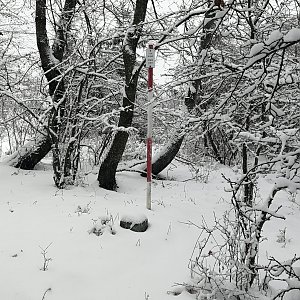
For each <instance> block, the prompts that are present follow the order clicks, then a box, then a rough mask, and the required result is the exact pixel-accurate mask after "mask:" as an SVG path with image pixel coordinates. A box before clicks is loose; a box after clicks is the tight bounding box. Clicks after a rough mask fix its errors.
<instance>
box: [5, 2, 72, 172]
mask: <svg viewBox="0 0 300 300" xmlns="http://www.w3.org/2000/svg"><path fill="white" fill-rule="evenodd" d="M76 3H77V1H76V0H66V1H65V6H64V9H63V11H62V13H61V16H60V19H59V22H58V24H57V26H58V27H57V31H56V36H55V40H54V42H53V45H52V49H51V47H50V44H49V39H48V34H47V28H46V6H47V5H46V0H36V14H35V25H36V40H37V47H38V50H39V55H40V60H41V64H42V69H43V71H44V74H45V76H46V78H47V81H48V82H49V94H50V96H51V98H52V101H53V103H58V102H59V101H60V100H61V99H62V97H63V95H64V93H65V87H64V82H63V80H61V79H60V76H61V73H60V71H59V69H58V64H59V63H60V62H62V60H63V56H64V53H65V47H66V33H67V31H68V30H69V27H70V21H71V19H72V17H73V14H74V8H75V6H76ZM58 113H60V114H62V113H63V104H62V105H60V107H59V109H56V108H55V105H53V109H52V110H51V112H50V115H49V117H48V120H47V121H46V123H45V124H44V126H43V127H42V128H40V130H39V133H38V134H37V136H36V137H35V138H33V139H32V140H31V141H29V142H27V143H26V144H25V145H24V146H22V147H21V148H20V149H19V150H17V151H16V152H15V153H13V154H12V155H11V156H10V157H8V158H7V159H6V160H5V162H6V163H7V164H9V165H11V166H14V167H17V168H21V169H26V170H31V169H33V168H34V167H35V165H36V164H37V163H39V162H40V161H41V160H42V159H43V158H44V157H45V156H46V155H47V154H48V153H49V151H50V150H51V148H52V145H53V136H54V135H55V132H56V131H57V126H58V124H57V116H58ZM51 133H52V134H51Z"/></svg>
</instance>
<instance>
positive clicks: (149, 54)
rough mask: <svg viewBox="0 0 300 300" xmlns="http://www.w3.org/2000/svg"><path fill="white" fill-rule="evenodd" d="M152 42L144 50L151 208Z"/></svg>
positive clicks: (148, 176)
mask: <svg viewBox="0 0 300 300" xmlns="http://www.w3.org/2000/svg"><path fill="white" fill-rule="evenodd" d="M154 44H155V43H154V42H152V41H151V42H149V43H148V47H147V50H146V67H147V68H148V110H147V119H148V126H147V202H146V207H147V209H151V182H152V123H153V120H152V110H153V68H154V67H155V49H154Z"/></svg>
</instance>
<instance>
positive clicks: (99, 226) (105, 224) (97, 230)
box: [88, 215, 116, 236]
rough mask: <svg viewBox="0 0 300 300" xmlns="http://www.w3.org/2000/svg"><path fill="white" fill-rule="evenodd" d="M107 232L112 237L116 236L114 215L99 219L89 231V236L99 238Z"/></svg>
mask: <svg viewBox="0 0 300 300" xmlns="http://www.w3.org/2000/svg"><path fill="white" fill-rule="evenodd" d="M105 232H108V233H110V234H112V235H115V234H116V230H115V226H114V219H113V217H112V215H110V216H103V217H99V219H98V220H97V221H95V222H94V225H93V226H92V228H91V229H90V230H89V231H88V233H89V234H91V233H93V234H95V235H97V236H100V235H102V234H104V233H105Z"/></svg>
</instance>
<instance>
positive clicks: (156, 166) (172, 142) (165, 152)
mask: <svg viewBox="0 0 300 300" xmlns="http://www.w3.org/2000/svg"><path fill="white" fill-rule="evenodd" d="M184 137H185V133H184V132H181V133H180V132H179V133H175V134H174V135H173V136H172V138H171V139H169V141H168V143H167V144H166V145H165V146H164V147H163V149H162V150H161V151H160V152H159V153H158V154H157V155H156V157H154V158H153V163H152V174H153V175H158V174H159V173H160V172H161V171H163V170H164V169H165V168H166V167H167V166H168V165H169V164H170V163H171V162H172V160H173V159H174V158H175V156H176V155H177V153H178V151H179V149H180V147H181V144H182V142H183V140H184ZM144 171H146V170H144Z"/></svg>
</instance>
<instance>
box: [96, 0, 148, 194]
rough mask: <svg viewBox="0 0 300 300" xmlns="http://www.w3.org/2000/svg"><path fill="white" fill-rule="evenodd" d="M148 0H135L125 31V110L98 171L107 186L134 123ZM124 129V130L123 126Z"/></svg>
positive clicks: (113, 183) (111, 186)
mask: <svg viewBox="0 0 300 300" xmlns="http://www.w3.org/2000/svg"><path fill="white" fill-rule="evenodd" d="M147 4H148V0H136V6H135V11H134V17H133V22H132V24H131V26H130V27H129V28H128V30H127V32H126V36H125V38H124V43H123V49H122V52H123V61H124V68H125V86H124V96H123V104H122V107H123V110H121V113H120V118H119V122H118V127H119V130H118V131H117V132H116V133H115V134H114V136H113V138H112V142H111V143H110V145H109V148H108V151H107V152H106V153H105V155H104V157H103V158H102V159H101V160H102V161H101V165H100V169H99V173H98V181H99V186H100V187H102V188H105V189H107V190H116V188H117V183H116V171H117V166H118V164H119V162H120V160H121V158H122V155H123V152H124V150H125V147H126V143H127V140H128V132H127V131H126V128H128V127H130V126H131V124H132V118H133V111H134V103H135V97H136V88H137V82H138V77H139V70H135V71H134V67H135V64H136V47H137V44H138V41H139V39H140V36H141V31H142V23H143V22H144V20H145V17H146V11H147ZM124 129H125V130H124Z"/></svg>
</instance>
